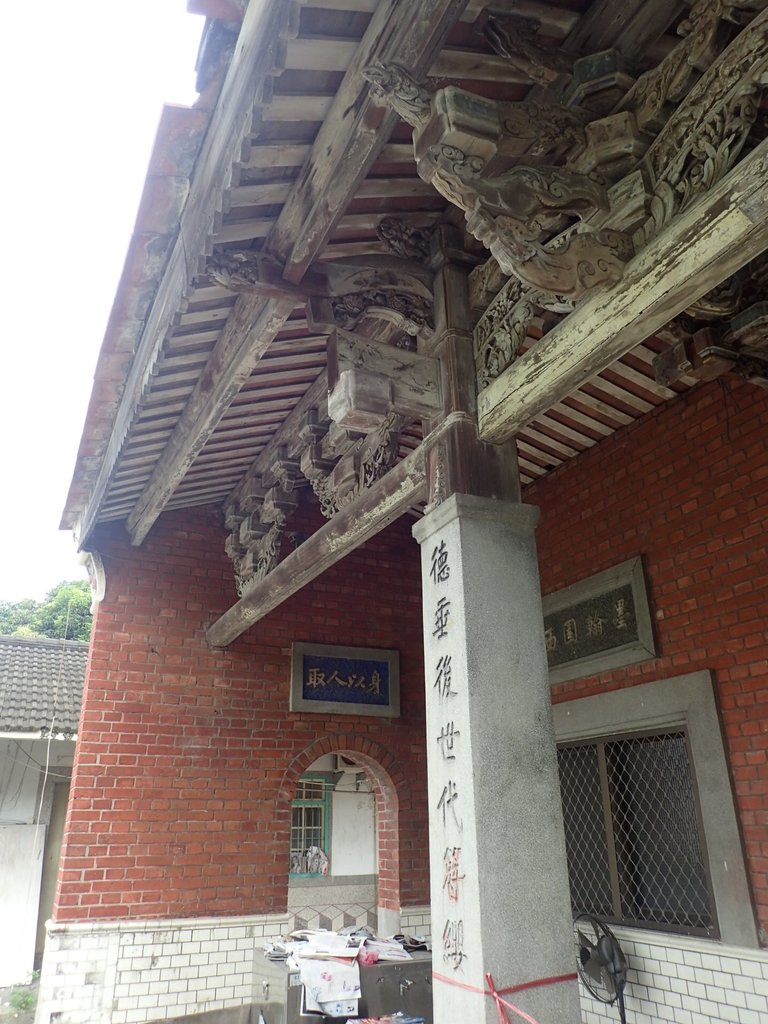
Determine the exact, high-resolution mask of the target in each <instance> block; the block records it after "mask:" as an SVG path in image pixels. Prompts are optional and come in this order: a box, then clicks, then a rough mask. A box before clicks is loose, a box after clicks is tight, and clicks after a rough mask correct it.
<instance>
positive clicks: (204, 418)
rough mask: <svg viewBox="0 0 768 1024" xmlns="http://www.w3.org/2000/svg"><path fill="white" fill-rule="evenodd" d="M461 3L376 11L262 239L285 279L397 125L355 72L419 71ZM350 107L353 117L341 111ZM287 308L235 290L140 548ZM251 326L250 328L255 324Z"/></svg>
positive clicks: (332, 221) (390, 0)
mask: <svg viewBox="0 0 768 1024" xmlns="http://www.w3.org/2000/svg"><path fill="white" fill-rule="evenodd" d="M465 4H466V0H425V2H424V3H422V4H420V5H410V4H402V3H399V2H396V0H387V2H385V3H381V4H380V5H379V7H378V8H377V10H376V13H375V14H374V17H373V18H372V19H371V22H370V24H369V26H368V29H367V31H366V33H365V35H364V36H363V39H362V41H361V43H360V45H359V48H358V53H357V54H356V56H355V58H354V60H353V62H352V64H351V66H350V68H349V69H348V70H347V72H346V74H345V76H344V79H343V80H342V83H341V85H340V87H339V90H338V92H337V94H336V98H335V99H334V102H333V105H332V107H331V110H330V111H329V113H328V119H327V121H326V122H325V124H324V126H323V128H321V130H320V132H319V134H318V137H317V139H316V141H315V144H314V146H313V148H312V150H311V152H310V154H309V156H308V158H307V163H306V165H305V167H304V170H303V171H302V174H301V175H300V177H299V179H298V181H297V183H296V185H295V186H294V190H293V192H292V194H291V197H290V198H289V200H288V202H287V203H286V205H285V206H284V207H283V212H282V214H281V216H280V218H279V219H278V221H277V223H276V225H275V227H274V230H273V231H272V233H271V234H270V236H269V238H268V240H267V248H268V249H269V250H270V251H271V252H272V253H273V254H274V255H275V256H277V257H278V259H280V260H281V261H287V270H286V275H285V276H286V279H287V280H289V281H290V282H291V283H294V284H295V283H298V282H300V281H301V279H302V277H303V276H304V274H305V272H306V271H307V270H308V268H309V266H310V264H311V263H312V261H313V260H314V259H315V258H316V257H317V255H318V254H319V252H320V251H321V250H322V248H323V246H324V245H325V242H326V240H327V238H328V237H329V235H330V233H331V232H332V230H333V228H334V226H335V225H336V223H337V222H338V221H339V219H340V218H341V217H342V215H343V214H344V211H345V209H346V207H347V205H348V204H349V201H350V199H351V198H352V196H353V195H354V194H355V190H356V188H357V186H358V184H359V183H360V181H361V180H362V178H363V177H364V176H365V174H366V172H367V171H368V168H369V167H370V166H371V164H372V163H373V161H374V160H375V159H376V156H377V155H378V153H379V152H380V150H381V149H382V147H383V145H384V143H385V142H386V141H387V138H388V136H389V132H390V131H391V128H392V127H393V126H394V124H395V123H396V121H397V116H396V115H394V114H391V113H384V112H383V111H382V110H381V108H378V107H376V106H375V105H374V104H373V103H372V102H371V100H370V98H369V91H368V83H367V82H366V81H365V79H364V78H363V77H362V74H361V73H360V72H361V69H362V68H363V67H364V66H365V65H366V64H368V63H369V62H370V60H371V59H372V57H377V58H379V59H381V56H382V55H383V56H389V58H390V59H392V57H393V55H394V54H397V55H398V59H399V60H401V61H405V62H406V63H407V64H408V65H409V66H410V67H412V68H413V69H414V71H415V73H416V74H421V73H423V71H425V70H426V69H427V68H428V67H429V66H430V64H431V63H432V61H433V60H434V58H435V56H436V55H437V53H439V51H440V49H441V47H442V45H443V42H444V41H445V38H446V36H447V34H448V32H449V31H450V28H451V26H452V25H453V24H454V23H455V21H456V19H457V18H458V16H459V15H460V13H461V11H462V10H463V9H464V7H465ZM253 6H254V5H253V4H252V5H251V7H253ZM250 14H251V8H250V7H249V11H248V16H250ZM248 16H247V17H246V24H248ZM246 24H244V30H245V28H246ZM349 111H352V112H353V113H352V114H351V115H350V114H349V113H346V114H345V112H349ZM374 112H375V113H374ZM386 121H391V124H390V125H389V129H386V128H385V127H384V124H383V122H386ZM297 239H300V240H301V242H300V247H301V258H298V256H297V253H298V245H299V243H297V241H296V240H297ZM195 251H196V252H197V251H202V249H197V250H195ZM292 309H293V306H292V305H291V304H289V303H288V302H286V300H280V299H267V300H264V299H262V298H261V297H259V296H252V295H243V296H240V298H239V299H238V301H237V303H236V305H235V309H234V311H233V313H232V315H231V318H230V321H229V322H228V325H227V329H226V330H225V332H224V334H223V335H222V338H221V339H220V340H219V341H218V342H217V344H216V346H215V348H214V351H213V353H212V354H211V358H210V360H209V363H208V366H207V368H206V371H205V373H204V375H203V378H201V381H200V383H199V385H198V386H197V387H196V388H195V391H194V392H193V394H192V396H191V397H190V399H189V403H188V405H187V407H186V409H185V410H184V414H183V415H182V417H181V418H180V420H179V422H178V424H177V426H176V428H175V429H174V431H173V434H172V435H171V438H170V439H169V441H168V444H167V446H166V448H165V450H164V452H163V454H162V456H161V457H160V459H159V460H158V462H157V465H156V467H155V470H154V472H153V474H152V476H151V478H150V480H149V481H148V483H147V485H146V486H145V487H144V489H143V491H142V494H141V496H140V498H139V499H138V501H137V502H136V505H135V506H134V509H133V511H132V512H131V515H130V516H129V519H128V529H129V532H130V534H131V541H132V543H134V544H140V543H141V542H142V540H143V539H144V537H146V535H147V533H148V532H149V530H150V529H151V527H152V524H153V523H154V522H155V520H156V519H157V517H158V516H159V515H160V513H161V512H162V510H163V509H164V508H165V507H166V505H167V504H168V501H169V500H170V497H171V495H172V494H173V492H174V490H175V488H176V487H177V486H178V484H179V482H180V481H181V480H182V479H183V477H184V475H185V474H186V472H187V470H188V469H189V467H190V466H191V464H192V462H193V461H194V458H195V456H196V455H197V453H198V452H199V451H200V450H201V449H202V447H203V446H204V445H205V443H206V441H207V440H208V438H209V437H210V436H211V434H212V433H213V431H214V429H215V428H216V424H217V423H218V422H219V419H220V418H221V415H222V414H223V412H224V411H225V409H226V408H227V406H228V404H229V402H230V401H231V399H232V397H233V396H234V395H235V394H236V393H237V391H238V390H239V388H240V385H241V384H242V383H243V382H244V380H245V379H246V377H247V376H248V375H249V374H250V372H251V371H252V369H253V367H254V366H255V365H256V363H257V362H258V359H259V358H260V357H261V355H262V354H263V353H264V352H265V351H266V349H267V348H268V347H269V344H270V343H271V341H272V340H273V339H274V338H275V336H276V335H277V334H278V332H279V331H280V328H281V327H282V326H283V324H284V323H285V321H286V319H287V318H288V316H289V314H290V313H291V311H292ZM230 323H231V324H232V326H231V327H230ZM256 323H258V331H257V330H255V329H254V324H256ZM210 396H214V400H213V401H211V400H210Z"/></svg>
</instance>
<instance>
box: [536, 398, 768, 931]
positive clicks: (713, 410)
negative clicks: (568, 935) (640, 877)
mask: <svg viewBox="0 0 768 1024" xmlns="http://www.w3.org/2000/svg"><path fill="white" fill-rule="evenodd" d="M766 411H767V410H766V392H765V391H763V390H761V389H759V388H757V387H754V386H750V385H747V384H744V383H741V382H740V381H738V380H737V379H736V378H728V379H727V380H723V381H722V382H715V383H713V384H710V385H708V386H705V387H700V388H697V389H695V390H694V391H692V392H690V393H688V394H687V395H686V396H685V397H684V398H681V399H678V400H677V401H675V402H672V403H670V404H669V405H665V406H663V407H661V408H659V409H658V410H656V411H655V412H654V413H653V414H651V415H649V416H647V417H645V418H644V419H643V420H641V421H639V422H638V423H636V424H634V425H633V426H631V427H630V428H628V429H627V430H625V431H624V432H622V433H621V434H619V435H616V436H614V437H613V438H610V439H608V440H606V441H604V442H602V443H601V444H599V445H597V446H596V447H595V448H593V449H591V450H590V451H589V452H586V453H584V454H583V455H581V456H580V457H579V458H578V459H577V460H576V462H575V463H573V464H571V465H570V466H565V467H563V468H561V469H559V470H558V471H556V472H555V473H553V474H551V475H550V476H549V477H548V478H547V479H546V480H543V481H541V482H540V483H538V484H536V485H534V486H531V487H530V488H528V489H527V491H526V494H525V501H527V502H530V503H532V504H535V505H539V506H540V508H541V510H542V520H541V525H540V526H539V529H538V531H537V543H538V549H539V561H540V565H541V577H542V590H543V592H544V593H545V594H547V593H550V592H551V591H554V590H558V589H560V588H561V587H564V586H567V585H568V584H571V583H574V582H576V581H578V580H581V579H584V578H585V577H588V576H590V575H592V574H593V573H596V572H599V571H600V570H602V569H607V568H609V567H611V566H613V565H616V564H617V563H619V562H622V561H624V560H625V559H627V558H631V557H633V556H636V555H642V556H643V559H644V562H645V568H646V576H647V580H648V586H649V590H650V598H651V601H652V612H653V614H654V615H655V625H656V637H657V650H658V653H659V657H658V658H656V659H654V660H652V661H648V662H645V663H642V664H640V665H633V666H629V667H627V668H624V669H620V670H616V671H613V672H609V673H604V674H602V675H600V676H593V677H591V678H587V679H579V680H573V681H571V682H568V683H564V684H562V685H561V686H558V687H557V691H556V695H555V699H556V700H565V699H569V698H574V697H581V696H585V695H587V694H590V693H595V692H598V691H603V690H606V689H612V688H615V687H619V686H629V685H632V684H633V683H639V682H646V681H650V680H654V679H663V678H666V677H670V676H675V675H681V674H683V673H686V672H693V671H696V670H699V669H709V670H711V671H712V672H713V674H714V677H715V680H716V686H717V693H718V697H719V702H720V710H721V713H722V720H723V724H724V728H725V734H726V737H727V749H728V756H729V760H730V764H731V770H732V780H733V784H734V788H735V793H736V800H737V805H738V810H739V815H740V818H741V823H742V828H743V835H744V840H745V846H746V852H747V859H748V867H749V871H750V875H751V880H752V886H753V893H754V897H755V901H756V904H757V907H758V912H759V916H760V920H761V923H762V925H763V927H765V928H767V929H768V763H767V760H766V755H767V754H768V557H767V556H768V428H767V426H766V424H767V423H768V417H767V416H766Z"/></svg>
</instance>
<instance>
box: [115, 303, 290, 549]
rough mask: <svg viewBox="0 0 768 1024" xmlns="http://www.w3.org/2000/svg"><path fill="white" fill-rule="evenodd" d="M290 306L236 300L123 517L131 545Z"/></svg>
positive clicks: (177, 480) (150, 521)
mask: <svg viewBox="0 0 768 1024" xmlns="http://www.w3.org/2000/svg"><path fill="white" fill-rule="evenodd" d="M292 310H293V302H292V301H291V300H282V301H280V300H277V299H264V298H262V297H260V296H254V295H243V296H241V297H240V298H239V299H238V301H237V303H236V304H235V309H234V310H233V312H232V315H231V316H230V318H229V320H228V321H227V324H226V327H225V328H224V330H223V332H222V334H221V337H220V338H219V341H218V342H217V343H216V347H215V348H214V350H213V352H212V353H211V356H210V358H209V360H208V362H207V364H206V366H205V370H204V371H203V373H202V375H201V376H200V379H199V380H198V382H197V384H196V385H195V389H194V391H193V392H192V395H191V396H190V398H189V400H188V402H187V404H186V406H185V407H184V411H183V413H182V414H181V416H180V417H179V420H178V422H177V423H176V426H175V428H174V431H173V433H172V434H171V437H170V439H169V441H168V444H167V445H166V447H165V450H164V451H163V454H162V457H161V458H160V459H159V460H158V462H157V464H156V466H155V470H154V472H153V474H152V476H151V477H150V479H149V481H148V483H147V485H146V487H145V488H144V490H143V491H142V493H141V497H140V498H139V500H138V501H137V502H136V504H135V506H134V508H133V510H132V511H131V514H130V515H129V516H128V523H127V526H128V531H129V533H130V535H131V542H132V543H133V544H141V542H142V541H143V540H144V538H145V537H146V535H147V534H148V533H149V530H150V529H151V527H152V524H153V523H154V522H155V520H156V519H157V517H158V516H159V515H160V513H161V512H162V510H163V509H164V508H165V506H166V504H167V503H168V501H169V499H170V497H171V495H172V494H173V492H174V491H175V490H176V487H177V486H178V484H179V483H180V482H181V480H183V478H184V476H185V475H186V473H187V471H188V469H189V468H190V466H191V465H192V463H193V462H194V461H195V459H196V457H197V455H198V453H199V452H200V451H201V449H202V448H203V446H204V445H205V442H206V441H207V440H208V438H209V437H210V435H211V433H212V432H213V430H214V429H215V427H216V424H217V423H218V422H219V420H220V419H221V416H222V414H223V413H224V412H225V410H226V409H227V408H228V407H229V405H230V403H231V402H232V399H233V398H234V397H235V395H236V394H237V393H238V391H239V390H240V388H241V387H242V385H243V384H244V383H245V381H246V380H247V378H248V377H249V376H250V375H251V372H252V371H253V368H254V366H255V365H256V364H257V363H258V361H259V360H260V359H261V357H262V355H263V354H264V352H265V351H266V349H267V347H268V346H269V343H270V342H271V340H272V338H273V337H274V336H275V334H276V333H277V331H278V330H279V329H280V327H281V326H282V325H283V323H284V322H285V320H286V319H287V317H288V315H289V314H290V313H291V311H292Z"/></svg>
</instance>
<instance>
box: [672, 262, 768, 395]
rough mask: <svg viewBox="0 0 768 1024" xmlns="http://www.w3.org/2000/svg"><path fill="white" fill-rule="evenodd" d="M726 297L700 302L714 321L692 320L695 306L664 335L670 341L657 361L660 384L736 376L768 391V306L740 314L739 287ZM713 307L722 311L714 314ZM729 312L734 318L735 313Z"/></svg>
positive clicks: (756, 305) (758, 305) (761, 304)
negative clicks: (736, 308) (735, 308)
mask: <svg viewBox="0 0 768 1024" xmlns="http://www.w3.org/2000/svg"><path fill="white" fill-rule="evenodd" d="M732 281H733V279H730V280H729V281H728V282H726V284H731V283H732ZM719 291H720V290H719V289H717V290H715V293H716V294H717V293H718V292H719ZM721 294H722V296H723V297H722V301H721V302H719V303H718V302H716V299H715V298H714V297H713V298H712V299H711V301H709V302H707V303H703V304H702V300H699V306H700V308H702V309H703V310H704V314H705V315H706V317H707V319H708V320H709V322H708V323H701V322H699V323H696V321H694V320H692V319H691V318H690V316H689V315H688V314H689V313H690V311H691V309H692V308H693V307H690V308H689V310H686V315H684V316H680V317H678V318H677V319H676V320H673V321H672V322H671V323H670V324H667V326H666V327H665V328H664V330H663V331H660V332H659V337H660V338H662V339H663V340H664V341H666V342H668V343H669V348H667V349H665V350H664V351H663V352H660V353H659V355H657V356H656V358H655V359H654V361H653V367H654V372H655V375H656V380H657V381H658V382H659V383H660V384H664V385H665V386H667V387H668V386H669V385H670V384H672V383H674V382H676V381H678V380H680V379H681V378H682V377H684V376H687V377H693V378H695V379H696V380H699V381H705V380H713V379H714V378H716V377H720V376H722V374H724V373H735V374H736V375H738V376H740V377H743V378H744V380H746V381H748V382H749V383H751V384H757V385H758V386H760V387H768V302H763V301H760V302H754V303H752V304H751V305H749V306H747V307H746V308H744V309H741V310H739V311H737V312H734V311H733V301H734V296H735V294H736V292H735V290H734V288H733V287H731V288H728V289H726V290H725V293H724V294H723V293H722V292H721ZM704 298H706V296H705V297H704ZM726 300H727V301H728V305H726ZM713 306H714V308H716V309H717V310H718V312H717V313H716V314H715V315H714V316H713V315H712V309H713ZM729 309H730V311H731V313H732V314H733V315H729V312H728V310H729Z"/></svg>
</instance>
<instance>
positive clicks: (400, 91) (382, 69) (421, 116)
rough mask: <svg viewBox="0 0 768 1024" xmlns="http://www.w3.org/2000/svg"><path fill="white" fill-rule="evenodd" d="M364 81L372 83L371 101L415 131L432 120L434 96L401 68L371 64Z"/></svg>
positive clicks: (366, 69) (393, 65) (391, 65)
mask: <svg viewBox="0 0 768 1024" xmlns="http://www.w3.org/2000/svg"><path fill="white" fill-rule="evenodd" d="M362 75H363V78H364V79H365V80H366V81H367V82H370V83H371V97H372V98H373V99H374V100H375V101H376V103H378V104H379V105H381V106H389V107H391V108H392V109H393V110H394V111H396V112H397V113H398V114H399V115H400V117H402V119H403V120H404V121H405V123H406V124H409V125H410V126H411V127H412V128H422V127H423V126H424V125H425V124H426V123H427V121H429V119H430V117H431V116H432V94H431V93H430V92H429V90H428V89H425V88H424V86H423V85H419V84H418V82H416V81H414V79H413V78H411V76H410V74H409V73H408V72H407V71H406V70H405V68H403V67H400V65H399V64H369V65H368V66H367V67H364V68H363V71H362Z"/></svg>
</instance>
